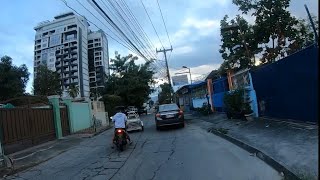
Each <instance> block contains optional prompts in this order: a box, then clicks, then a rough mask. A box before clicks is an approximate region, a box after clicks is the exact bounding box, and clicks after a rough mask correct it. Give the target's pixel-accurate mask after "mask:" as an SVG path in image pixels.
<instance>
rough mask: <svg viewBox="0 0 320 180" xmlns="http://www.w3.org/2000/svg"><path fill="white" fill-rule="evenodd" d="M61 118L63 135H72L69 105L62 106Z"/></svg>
mask: <svg viewBox="0 0 320 180" xmlns="http://www.w3.org/2000/svg"><path fill="white" fill-rule="evenodd" d="M60 118H61V128H62V136H67V135H70V126H69V117H68V110H67V107H65V106H64V107H60Z"/></svg>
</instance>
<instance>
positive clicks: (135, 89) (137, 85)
mask: <svg viewBox="0 0 320 180" xmlns="http://www.w3.org/2000/svg"><path fill="white" fill-rule="evenodd" d="M136 60H138V57H136V56H133V55H131V54H129V55H128V56H124V57H121V55H120V54H119V55H116V56H115V59H111V64H110V70H112V71H113V72H112V74H111V76H110V77H109V78H108V81H107V83H106V84H105V88H104V89H103V90H102V91H101V93H100V94H101V95H102V96H103V99H104V101H105V103H106V104H107V103H108V102H107V101H106V99H108V98H106V97H110V95H114V96H117V97H121V101H122V102H123V105H133V106H137V107H141V106H142V105H143V103H144V102H146V101H147V100H148V99H149V94H150V93H151V92H152V91H153V90H152V88H151V85H152V84H154V80H153V74H154V72H153V70H152V68H151V67H150V65H151V63H152V61H148V62H146V63H144V64H141V65H136V64H135V61H136Z"/></svg>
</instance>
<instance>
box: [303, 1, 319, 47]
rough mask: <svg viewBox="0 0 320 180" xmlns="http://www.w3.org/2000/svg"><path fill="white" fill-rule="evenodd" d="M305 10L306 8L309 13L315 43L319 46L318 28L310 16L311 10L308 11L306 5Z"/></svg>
mask: <svg viewBox="0 0 320 180" xmlns="http://www.w3.org/2000/svg"><path fill="white" fill-rule="evenodd" d="M304 8H306V11H307V14H308V17H309V20H310V23H311V27H312V30H313V33H314V41H315V43H317V44H318V34H317V31H316V27H315V26H314V23H313V20H312V17H311V15H310V12H309V9H308V7H307V5H304Z"/></svg>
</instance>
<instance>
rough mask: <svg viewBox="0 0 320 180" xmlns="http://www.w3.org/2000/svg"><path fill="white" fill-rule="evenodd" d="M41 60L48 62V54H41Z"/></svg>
mask: <svg viewBox="0 0 320 180" xmlns="http://www.w3.org/2000/svg"><path fill="white" fill-rule="evenodd" d="M41 59H42V60H43V61H47V59H48V53H42V54H41Z"/></svg>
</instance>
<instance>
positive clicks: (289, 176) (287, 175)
mask: <svg viewBox="0 0 320 180" xmlns="http://www.w3.org/2000/svg"><path fill="white" fill-rule="evenodd" d="M208 132H210V133H213V134H215V135H217V136H219V137H221V138H224V139H226V140H228V141H229V142H231V143H233V144H235V145H237V146H239V147H241V148H242V149H244V150H246V151H248V152H250V153H252V154H254V155H255V156H256V157H258V158H259V159H261V160H262V161H264V162H265V163H267V164H268V165H269V166H271V167H272V168H274V169H275V170H277V171H278V172H279V173H280V174H281V175H283V177H284V179H285V180H300V178H298V177H297V176H296V175H295V174H294V173H293V172H291V171H290V170H288V169H287V168H286V167H284V166H282V165H281V164H279V163H278V162H277V161H275V160H274V159H272V158H271V157H270V156H268V155H266V154H265V153H263V152H261V151H260V150H258V149H256V148H254V147H252V146H250V145H248V144H245V143H244V142H242V141H240V140H238V139H236V138H233V137H231V136H228V135H225V134H223V133H221V132H219V131H218V130H216V129H215V128H210V129H208Z"/></svg>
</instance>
